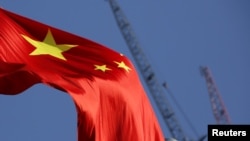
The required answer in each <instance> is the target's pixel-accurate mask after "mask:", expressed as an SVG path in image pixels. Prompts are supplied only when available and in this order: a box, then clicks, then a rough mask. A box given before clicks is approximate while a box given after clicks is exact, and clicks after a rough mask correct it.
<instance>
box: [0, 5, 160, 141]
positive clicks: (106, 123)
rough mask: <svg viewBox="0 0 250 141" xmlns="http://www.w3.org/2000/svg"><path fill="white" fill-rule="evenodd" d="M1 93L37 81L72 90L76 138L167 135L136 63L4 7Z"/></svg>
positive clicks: (133, 140) (127, 140)
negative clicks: (75, 117)
mask: <svg viewBox="0 0 250 141" xmlns="http://www.w3.org/2000/svg"><path fill="white" fill-rule="evenodd" d="M0 28H1V30H0V93H1V94H6V95H16V94H19V93H21V92H23V91H25V90H26V89H28V88H29V87H31V86H32V85H34V84H36V83H43V84H45V85H49V86H51V87H54V88H56V89H59V90H61V91H64V92H66V93H68V94H69V95H70V96H71V97H72V99H73V101H74V103H75V106H76V109H77V114H78V123H77V126H78V141H163V140H164V137H163V134H162V132H161V129H160V127H159V124H158V121H157V119H156V116H155V113H154V111H153V109H152V107H151V105H150V102H149V100H148V98H147V96H146V93H145V92H144V89H143V87H142V85H141V82H140V81H139V77H138V74H137V72H136V70H135V68H134V66H133V64H132V63H131V62H130V61H129V59H127V58H126V57H125V56H124V55H122V54H120V53H117V52H115V51H113V50H111V49H109V48H107V47H105V46H103V45H101V44H98V43H95V42H93V41H91V40H88V39H85V38H82V37H79V36H76V35H73V34H70V33H67V32H65V31H62V30H59V29H56V28H54V27H51V26H48V25H45V24H42V23H39V22H37V21H34V20H31V19H28V18H26V17H23V16H21V15H17V14H15V13H12V12H10V11H6V10H3V9H0Z"/></svg>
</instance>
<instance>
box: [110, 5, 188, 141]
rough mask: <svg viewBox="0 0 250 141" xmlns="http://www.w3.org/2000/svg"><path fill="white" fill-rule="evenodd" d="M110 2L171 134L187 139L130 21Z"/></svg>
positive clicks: (181, 139)
mask: <svg viewBox="0 0 250 141" xmlns="http://www.w3.org/2000/svg"><path fill="white" fill-rule="evenodd" d="M109 4H110V7H111V9H112V12H113V14H114V17H115V19H116V22H117V25H118V27H119V28H120V31H121V33H122V35H123V37H124V39H125V41H126V43H127V45H128V47H129V49H130V52H131V53H132V55H133V57H134V60H135V62H136V64H137V67H138V69H139V71H140V72H141V75H142V77H143V79H144V81H145V83H146V85H147V86H148V89H149V91H150V93H151V95H152V97H153V98H154V101H155V103H156V105H157V107H158V109H159V111H160V113H161V115H162V117H163V120H164V122H165V124H166V126H167V127H168V129H169V132H170V134H171V136H172V137H173V138H175V139H177V140H178V141H187V139H188V138H187V137H186V136H185V134H184V132H183V130H182V128H181V126H180V124H179V122H178V121H177V118H176V116H175V113H174V111H173V110H172V108H171V106H170V105H169V102H168V101H167V98H166V94H165V93H164V91H163V89H162V86H161V85H160V83H159V82H158V81H157V78H156V76H155V73H154V71H153V69H152V66H151V65H150V63H149V62H148V60H147V58H146V56H145V54H144V53H143V51H142V48H141V47H140V45H139V42H138V40H137V38H136V36H135V34H134V32H133V30H132V27H131V25H130V23H129V22H128V20H127V18H126V17H125V15H124V13H123V11H122V10H121V8H120V6H119V5H118V3H117V2H116V1H115V0H109Z"/></svg>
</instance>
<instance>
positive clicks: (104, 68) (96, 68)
mask: <svg viewBox="0 0 250 141" xmlns="http://www.w3.org/2000/svg"><path fill="white" fill-rule="evenodd" d="M95 70H100V71H102V72H105V71H106V70H111V69H110V68H108V67H107V66H106V65H101V66H100V65H95Z"/></svg>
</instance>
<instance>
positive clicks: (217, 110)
mask: <svg viewBox="0 0 250 141" xmlns="http://www.w3.org/2000/svg"><path fill="white" fill-rule="evenodd" d="M200 71H201V74H202V75H203V76H204V77H205V80H206V84H207V89H208V94H209V98H210V102H211V106H212V111H213V115H214V117H215V120H216V122H217V124H230V118H229V115H228V112H227V110H226V107H225V106H224V103H223V101H222V98H221V96H220V93H219V91H218V89H217V87H216V85H215V81H214V79H213V77H212V74H211V72H210V70H209V68H208V67H200Z"/></svg>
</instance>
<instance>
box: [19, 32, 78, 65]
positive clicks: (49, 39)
mask: <svg viewBox="0 0 250 141" xmlns="http://www.w3.org/2000/svg"><path fill="white" fill-rule="evenodd" d="M22 36H23V38H24V39H25V40H26V41H27V42H29V43H30V44H31V45H33V46H34V47H35V48H36V49H35V50H34V51H33V52H31V53H30V55H42V54H48V55H51V56H53V57H56V58H59V59H62V60H66V58H65V57H64V56H63V55H62V53H63V52H64V51H67V50H69V49H71V48H72V47H76V46H77V45H69V44H56V41H55V39H54V37H53V35H52V33H51V31H50V30H48V33H47V35H46V36H45V38H44V40H43V41H42V42H41V41H36V40H33V39H31V38H30V37H28V36H26V35H22Z"/></svg>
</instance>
